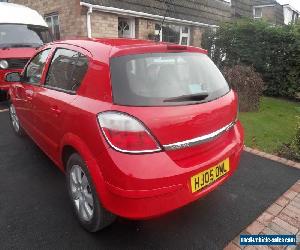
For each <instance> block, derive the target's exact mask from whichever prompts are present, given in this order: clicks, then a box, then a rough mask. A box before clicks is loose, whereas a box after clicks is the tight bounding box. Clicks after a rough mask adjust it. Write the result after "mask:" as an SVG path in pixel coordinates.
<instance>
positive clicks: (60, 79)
mask: <svg viewBox="0 0 300 250" xmlns="http://www.w3.org/2000/svg"><path fill="white" fill-rule="evenodd" d="M87 69H88V59H87V57H86V56H84V55H83V54H81V53H79V52H77V51H73V50H68V49H57V50H56V52H55V55H54V57H53V59H52V62H51V65H50V67H49V71H48V75H47V79H46V83H45V85H47V86H51V87H54V88H59V89H63V90H67V91H76V90H77V89H78V87H79V86H80V84H81V81H82V80H83V78H84V76H85V73H86V71H87Z"/></svg>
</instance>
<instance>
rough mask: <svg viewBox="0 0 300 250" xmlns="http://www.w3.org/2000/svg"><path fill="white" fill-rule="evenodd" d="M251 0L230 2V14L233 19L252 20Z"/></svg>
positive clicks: (233, 0)
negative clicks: (244, 18)
mask: <svg viewBox="0 0 300 250" xmlns="http://www.w3.org/2000/svg"><path fill="white" fill-rule="evenodd" d="M252 7H253V0H232V1H231V14H232V17H233V18H239V17H248V18H252V15H253V14H252Z"/></svg>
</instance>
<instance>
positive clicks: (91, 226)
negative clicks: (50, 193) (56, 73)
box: [66, 153, 116, 232]
mask: <svg viewBox="0 0 300 250" xmlns="http://www.w3.org/2000/svg"><path fill="white" fill-rule="evenodd" d="M66 167H67V169H66V170H67V171H66V178H67V188H68V192H69V196H70V198H71V202H72V204H73V209H74V210H75V214H76V216H77V218H78V220H79V222H80V224H81V225H82V226H83V227H84V228H85V229H86V230H87V231H89V232H97V231H99V230H101V229H103V228H105V227H107V226H109V225H110V224H112V223H113V222H114V221H115V219H116V216H115V215H113V214H112V213H110V212H109V211H107V210H106V209H105V208H104V207H103V206H102V205H101V202H100V200H99V198H98V195H97V193H96V191H95V188H94V186H93V183H92V180H91V177H90V175H89V171H88V169H87V167H86V165H85V163H84V161H83V159H82V158H81V157H80V155H78V154H77V153H74V154H72V155H71V156H70V158H69V159H68V162H67V166H66Z"/></svg>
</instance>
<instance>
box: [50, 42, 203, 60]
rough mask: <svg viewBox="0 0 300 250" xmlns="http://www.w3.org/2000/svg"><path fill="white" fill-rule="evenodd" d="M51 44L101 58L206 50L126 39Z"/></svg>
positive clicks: (201, 51) (200, 51)
mask: <svg viewBox="0 0 300 250" xmlns="http://www.w3.org/2000/svg"><path fill="white" fill-rule="evenodd" d="M53 44H69V45H75V46H78V47H81V48H84V49H86V50H88V51H90V52H91V53H92V54H93V55H100V54H102V56H103V52H104V51H106V52H107V53H108V54H107V55H108V57H117V56H122V55H128V54H142V53H155V52H170V50H173V51H177V52H178V51H182V52H184V51H187V52H198V53H204V54H207V51H206V50H204V49H201V48H198V47H192V46H183V45H178V44H171V43H165V42H156V41H151V40H141V39H128V38H81V39H69V40H64V41H58V42H54V43H53Z"/></svg>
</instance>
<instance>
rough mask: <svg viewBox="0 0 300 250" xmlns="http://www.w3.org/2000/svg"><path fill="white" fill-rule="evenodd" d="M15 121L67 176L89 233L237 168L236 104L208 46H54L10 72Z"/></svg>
mask: <svg viewBox="0 0 300 250" xmlns="http://www.w3.org/2000/svg"><path fill="white" fill-rule="evenodd" d="M6 80H7V81H10V82H14V83H13V84H12V87H11V89H10V91H9V95H10V100H11V104H10V117H11V121H12V125H13V128H14V130H15V132H16V133H17V134H22V133H23V132H24V131H25V132H26V134H28V135H29V136H30V137H31V138H32V139H33V140H34V141H35V142H36V143H37V144H38V145H39V147H40V148H41V149H42V150H43V151H44V152H45V153H46V154H47V155H48V156H49V157H50V158H51V159H52V160H53V161H54V162H55V164H56V165H57V166H58V167H59V168H60V169H61V170H62V171H64V172H65V173H66V177H67V186H68V190H69V194H70V197H71V200H72V203H73V205H74V209H75V212H76V215H77V217H78V219H79V221H80V222H81V224H82V225H83V226H84V227H85V228H86V229H87V230H89V231H92V232H94V231H97V230H99V229H101V228H104V227H105V226H107V225H109V224H110V223H112V222H113V220H114V219H115V217H116V215H118V216H122V217H126V218H132V219H144V218H151V217H155V216H159V215H162V214H164V213H167V212H169V211H172V210H174V209H177V208H179V207H182V206H184V205H186V204H188V203H190V202H192V201H195V200H197V199H199V198H200V197H203V196H204V195H206V194H208V193H209V192H211V191H212V190H214V189H215V188H216V187H218V186H219V185H221V184H222V183H223V182H224V181H225V180H227V179H228V178H229V177H230V176H231V175H232V174H233V172H234V171H235V170H236V168H237V166H238V163H239V158H240V153H241V151H242V148H243V129H242V127H241V124H240V122H239V121H238V117H237V115H238V101H237V96H236V94H235V93H234V92H233V91H232V90H231V89H230V88H229V86H228V84H227V82H226V81H225V79H224V77H223V76H222V74H221V73H220V71H219V70H218V69H217V67H216V66H215V65H214V63H213V62H212V61H211V60H210V59H209V57H208V56H207V55H206V51H205V50H202V49H199V48H194V47H185V46H178V45H172V44H165V43H156V42H151V41H141V40H128V39H91V40H69V41H64V42H57V43H53V44H50V45H48V46H46V47H44V48H42V49H41V50H40V51H39V52H38V53H37V54H36V55H35V56H34V57H33V58H32V59H31V60H30V62H29V63H28V64H27V66H26V67H25V69H24V71H23V73H22V74H21V75H19V74H18V73H11V74H8V75H7V77H6Z"/></svg>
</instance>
